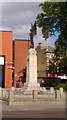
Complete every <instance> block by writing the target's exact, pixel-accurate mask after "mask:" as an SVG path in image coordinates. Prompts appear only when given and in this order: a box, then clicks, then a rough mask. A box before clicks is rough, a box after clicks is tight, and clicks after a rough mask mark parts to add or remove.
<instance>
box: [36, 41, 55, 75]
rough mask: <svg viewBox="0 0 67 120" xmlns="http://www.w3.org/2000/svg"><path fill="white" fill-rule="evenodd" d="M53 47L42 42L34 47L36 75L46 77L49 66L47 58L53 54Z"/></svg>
mask: <svg viewBox="0 0 67 120" xmlns="http://www.w3.org/2000/svg"><path fill="white" fill-rule="evenodd" d="M54 49H55V47H53V46H44V45H43V44H42V43H39V45H38V46H37V48H36V51H37V73H38V77H46V76H48V75H47V72H46V70H48V67H49V59H51V58H52V56H53V51H54Z"/></svg>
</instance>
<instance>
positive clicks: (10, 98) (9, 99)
mask: <svg viewBox="0 0 67 120" xmlns="http://www.w3.org/2000/svg"><path fill="white" fill-rule="evenodd" d="M8 101H9V105H11V104H12V102H13V101H14V91H13V90H12V89H10V90H9V97H8Z"/></svg>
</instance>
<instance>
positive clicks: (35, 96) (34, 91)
mask: <svg viewBox="0 0 67 120" xmlns="http://www.w3.org/2000/svg"><path fill="white" fill-rule="evenodd" d="M33 99H37V91H36V90H33Z"/></svg>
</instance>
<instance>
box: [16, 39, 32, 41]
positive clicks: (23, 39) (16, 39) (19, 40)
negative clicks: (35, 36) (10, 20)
mask: <svg viewBox="0 0 67 120" xmlns="http://www.w3.org/2000/svg"><path fill="white" fill-rule="evenodd" d="M14 41H30V40H29V39H14Z"/></svg>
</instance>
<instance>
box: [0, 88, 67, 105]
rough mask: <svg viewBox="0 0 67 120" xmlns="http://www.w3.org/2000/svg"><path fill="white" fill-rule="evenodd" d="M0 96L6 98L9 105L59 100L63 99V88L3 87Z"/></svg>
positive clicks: (0, 89)
mask: <svg viewBox="0 0 67 120" xmlns="http://www.w3.org/2000/svg"><path fill="white" fill-rule="evenodd" d="M0 98H1V99H2V100H6V101H7V103H8V104H9V105H18V104H24V103H38V102H40V103H43V102H45V101H60V100H64V99H65V92H64V91H63V88H60V89H59V90H54V88H53V87H51V88H50V89H49V90H47V89H46V88H40V89H39V90H38V91H37V90H32V91H29V90H25V91H24V90H23V89H22V88H11V89H5V88H0Z"/></svg>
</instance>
